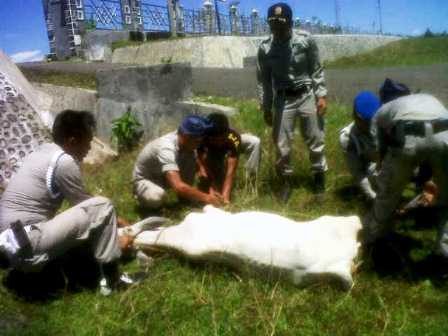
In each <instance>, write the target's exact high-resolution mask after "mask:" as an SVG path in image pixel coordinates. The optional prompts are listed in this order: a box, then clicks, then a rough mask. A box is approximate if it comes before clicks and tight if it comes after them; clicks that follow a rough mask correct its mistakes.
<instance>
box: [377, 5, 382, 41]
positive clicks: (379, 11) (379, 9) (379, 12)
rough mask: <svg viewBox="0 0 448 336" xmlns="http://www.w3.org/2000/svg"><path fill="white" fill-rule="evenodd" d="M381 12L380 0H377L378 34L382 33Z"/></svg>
mask: <svg viewBox="0 0 448 336" xmlns="http://www.w3.org/2000/svg"><path fill="white" fill-rule="evenodd" d="M381 12H382V11H381V0H378V19H379V24H380V34H381V35H383V16H382V14H381Z"/></svg>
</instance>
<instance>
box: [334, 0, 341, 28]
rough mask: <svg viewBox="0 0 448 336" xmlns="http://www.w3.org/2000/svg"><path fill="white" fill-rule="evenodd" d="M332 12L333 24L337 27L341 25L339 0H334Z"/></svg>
mask: <svg viewBox="0 0 448 336" xmlns="http://www.w3.org/2000/svg"><path fill="white" fill-rule="evenodd" d="M334 14H335V18H336V22H335V25H336V27H337V28H339V27H341V4H340V3H339V0H334Z"/></svg>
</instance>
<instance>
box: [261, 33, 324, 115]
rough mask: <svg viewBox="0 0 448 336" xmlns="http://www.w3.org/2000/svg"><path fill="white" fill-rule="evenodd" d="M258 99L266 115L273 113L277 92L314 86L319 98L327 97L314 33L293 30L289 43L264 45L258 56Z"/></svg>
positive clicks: (264, 43) (271, 38)
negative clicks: (267, 112) (274, 93)
mask: <svg viewBox="0 0 448 336" xmlns="http://www.w3.org/2000/svg"><path fill="white" fill-rule="evenodd" d="M257 61H258V64H257V79H258V95H259V99H260V103H261V104H262V106H263V109H264V111H270V110H271V107H272V101H273V90H283V89H299V88H301V87H304V86H310V87H312V89H313V92H314V94H315V95H316V96H317V97H324V96H326V95H327V89H326V87H325V78H324V71H323V67H322V65H321V63H320V58H319V50H318V48H317V45H316V42H315V40H314V39H313V38H312V36H311V35H310V33H308V32H306V31H303V30H299V31H296V30H293V32H292V36H291V38H290V39H289V40H288V41H284V42H277V41H276V42H274V41H273V37H272V36H271V37H270V38H269V39H267V40H265V41H263V42H262V43H261V45H260V47H259V48H258V55H257Z"/></svg>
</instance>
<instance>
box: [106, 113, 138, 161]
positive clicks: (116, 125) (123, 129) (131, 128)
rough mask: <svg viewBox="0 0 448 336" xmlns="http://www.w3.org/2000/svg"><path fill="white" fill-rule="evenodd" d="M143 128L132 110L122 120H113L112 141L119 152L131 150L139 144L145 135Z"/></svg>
mask: <svg viewBox="0 0 448 336" xmlns="http://www.w3.org/2000/svg"><path fill="white" fill-rule="evenodd" d="M141 126H142V124H140V122H139V121H138V119H137V118H136V117H135V116H134V115H133V114H132V113H131V110H130V109H128V110H127V112H126V113H125V114H123V116H121V117H120V118H118V119H114V120H112V136H111V140H112V143H113V144H115V145H116V146H117V147H118V151H120V152H121V151H123V150H125V151H127V150H130V149H132V148H133V147H134V146H136V145H137V144H138V142H139V140H140V138H141V137H142V135H143V131H142V130H140V127H141Z"/></svg>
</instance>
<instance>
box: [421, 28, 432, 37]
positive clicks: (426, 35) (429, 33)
mask: <svg viewBox="0 0 448 336" xmlns="http://www.w3.org/2000/svg"><path fill="white" fill-rule="evenodd" d="M423 37H434V33H433V32H432V31H431V29H429V28H427V29H426V31H425V33H424V34H423Z"/></svg>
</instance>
